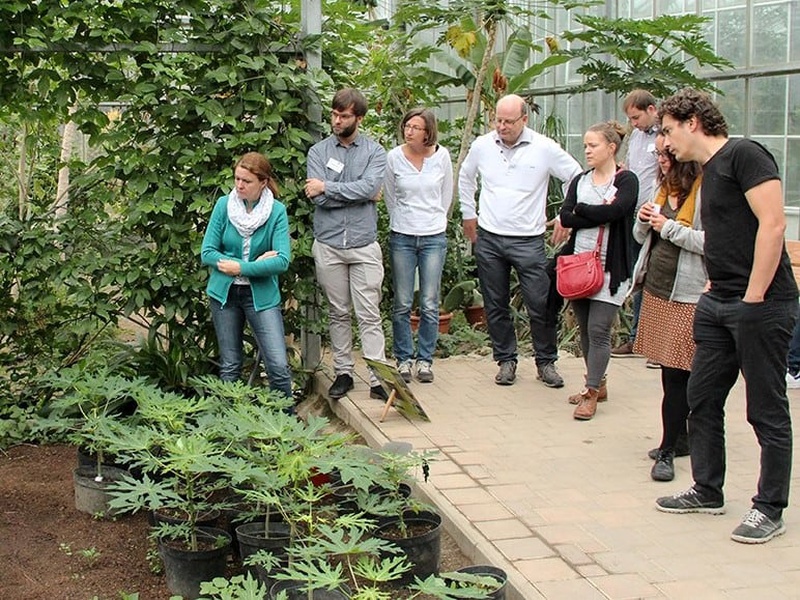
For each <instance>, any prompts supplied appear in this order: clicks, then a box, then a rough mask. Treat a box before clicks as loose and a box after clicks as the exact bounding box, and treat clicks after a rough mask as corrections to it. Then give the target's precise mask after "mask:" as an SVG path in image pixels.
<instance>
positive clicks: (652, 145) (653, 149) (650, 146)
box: [647, 142, 656, 154]
mask: <svg viewBox="0 0 800 600" xmlns="http://www.w3.org/2000/svg"><path fill="white" fill-rule="evenodd" d="M647 151H648V152H649V153H650V154H655V153H656V144H655V142H652V143H650V144H647Z"/></svg>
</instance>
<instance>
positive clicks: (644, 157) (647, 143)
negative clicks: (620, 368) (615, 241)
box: [611, 90, 659, 368]
mask: <svg viewBox="0 0 800 600" xmlns="http://www.w3.org/2000/svg"><path fill="white" fill-rule="evenodd" d="M656 102H657V100H656V98H655V96H653V94H651V93H650V92H648V91H647V90H633V91H632V92H631V93H630V94H628V95H627V96H625V100H623V102H622V109H623V110H624V111H625V115H626V116H627V117H628V120H629V121H630V123H631V125H632V126H633V131H631V134H630V137H629V138H628V153H627V156H626V158H625V164H626V166H627V167H628V169H629V170H630V171H633V172H634V173H635V174H636V177H638V178H639V198H638V199H637V201H636V213H634V214H638V212H639V209H640V208H641V207H642V205H643V204H644V203H645V202H650V201H651V200H652V199H653V194H654V192H655V186H656V173H657V172H658V159H657V158H656V137H657V136H658V107H657V106H656ZM639 248H641V246H640V245H639V244H633V246H632V250H633V255H632V256H631V262H632V263H633V262H636V257H637V256H638V254H639ZM641 305H642V294H641V292H635V293H634V294H633V316H632V318H631V331H630V335H629V337H628V341H627V342H624V343H623V344H620V345H619V346H617V347H616V348H614V349H613V350H611V356H613V357H616V358H620V357H625V356H634V354H633V342H634V340H636V331H637V329H638V326H639V309H640V307H641ZM647 366H648V367H651V368H658V367H659V365H657V364H655V363H650V362H648V363H647Z"/></svg>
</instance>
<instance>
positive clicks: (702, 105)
mask: <svg viewBox="0 0 800 600" xmlns="http://www.w3.org/2000/svg"><path fill="white" fill-rule="evenodd" d="M664 115H669V116H670V117H672V118H673V119H675V120H676V121H680V122H682V123H683V122H685V121H688V120H689V119H691V118H692V117H696V118H697V120H698V121H699V122H700V125H702V127H703V132H704V133H705V134H706V135H711V136H718V135H721V136H727V135H728V124H727V123H726V122H725V117H724V116H722V112H720V110H719V107H718V106H717V104H716V103H715V102H714V101H713V100H712V99H711V96H709V95H708V94H707V93H705V92H701V91H699V90H695V89H692V88H684V89H682V90H681V91H679V92H677V93H676V94H673V95H672V96H670V97H669V98H667V99H666V100H664V101H663V102H662V103H661V104H660V105H659V107H658V118H659V120H661V119H663V118H664Z"/></svg>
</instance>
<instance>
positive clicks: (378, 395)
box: [369, 385, 389, 402]
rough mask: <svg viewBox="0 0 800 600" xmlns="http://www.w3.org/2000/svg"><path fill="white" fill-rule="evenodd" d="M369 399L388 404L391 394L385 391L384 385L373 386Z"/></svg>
mask: <svg viewBox="0 0 800 600" xmlns="http://www.w3.org/2000/svg"><path fill="white" fill-rule="evenodd" d="M369 397H370V398H374V399H375V400H380V401H381V402H386V401H387V400H388V399H389V394H387V393H386V390H385V389H383V386H382V385H373V386H372V387H371V388H369Z"/></svg>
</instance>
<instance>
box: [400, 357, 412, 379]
mask: <svg viewBox="0 0 800 600" xmlns="http://www.w3.org/2000/svg"><path fill="white" fill-rule="evenodd" d="M397 372H398V373H400V377H402V378H403V381H405V382H406V383H409V382H410V381H411V361H410V360H404V361H403V362H401V363H400V364H398V365H397Z"/></svg>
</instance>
